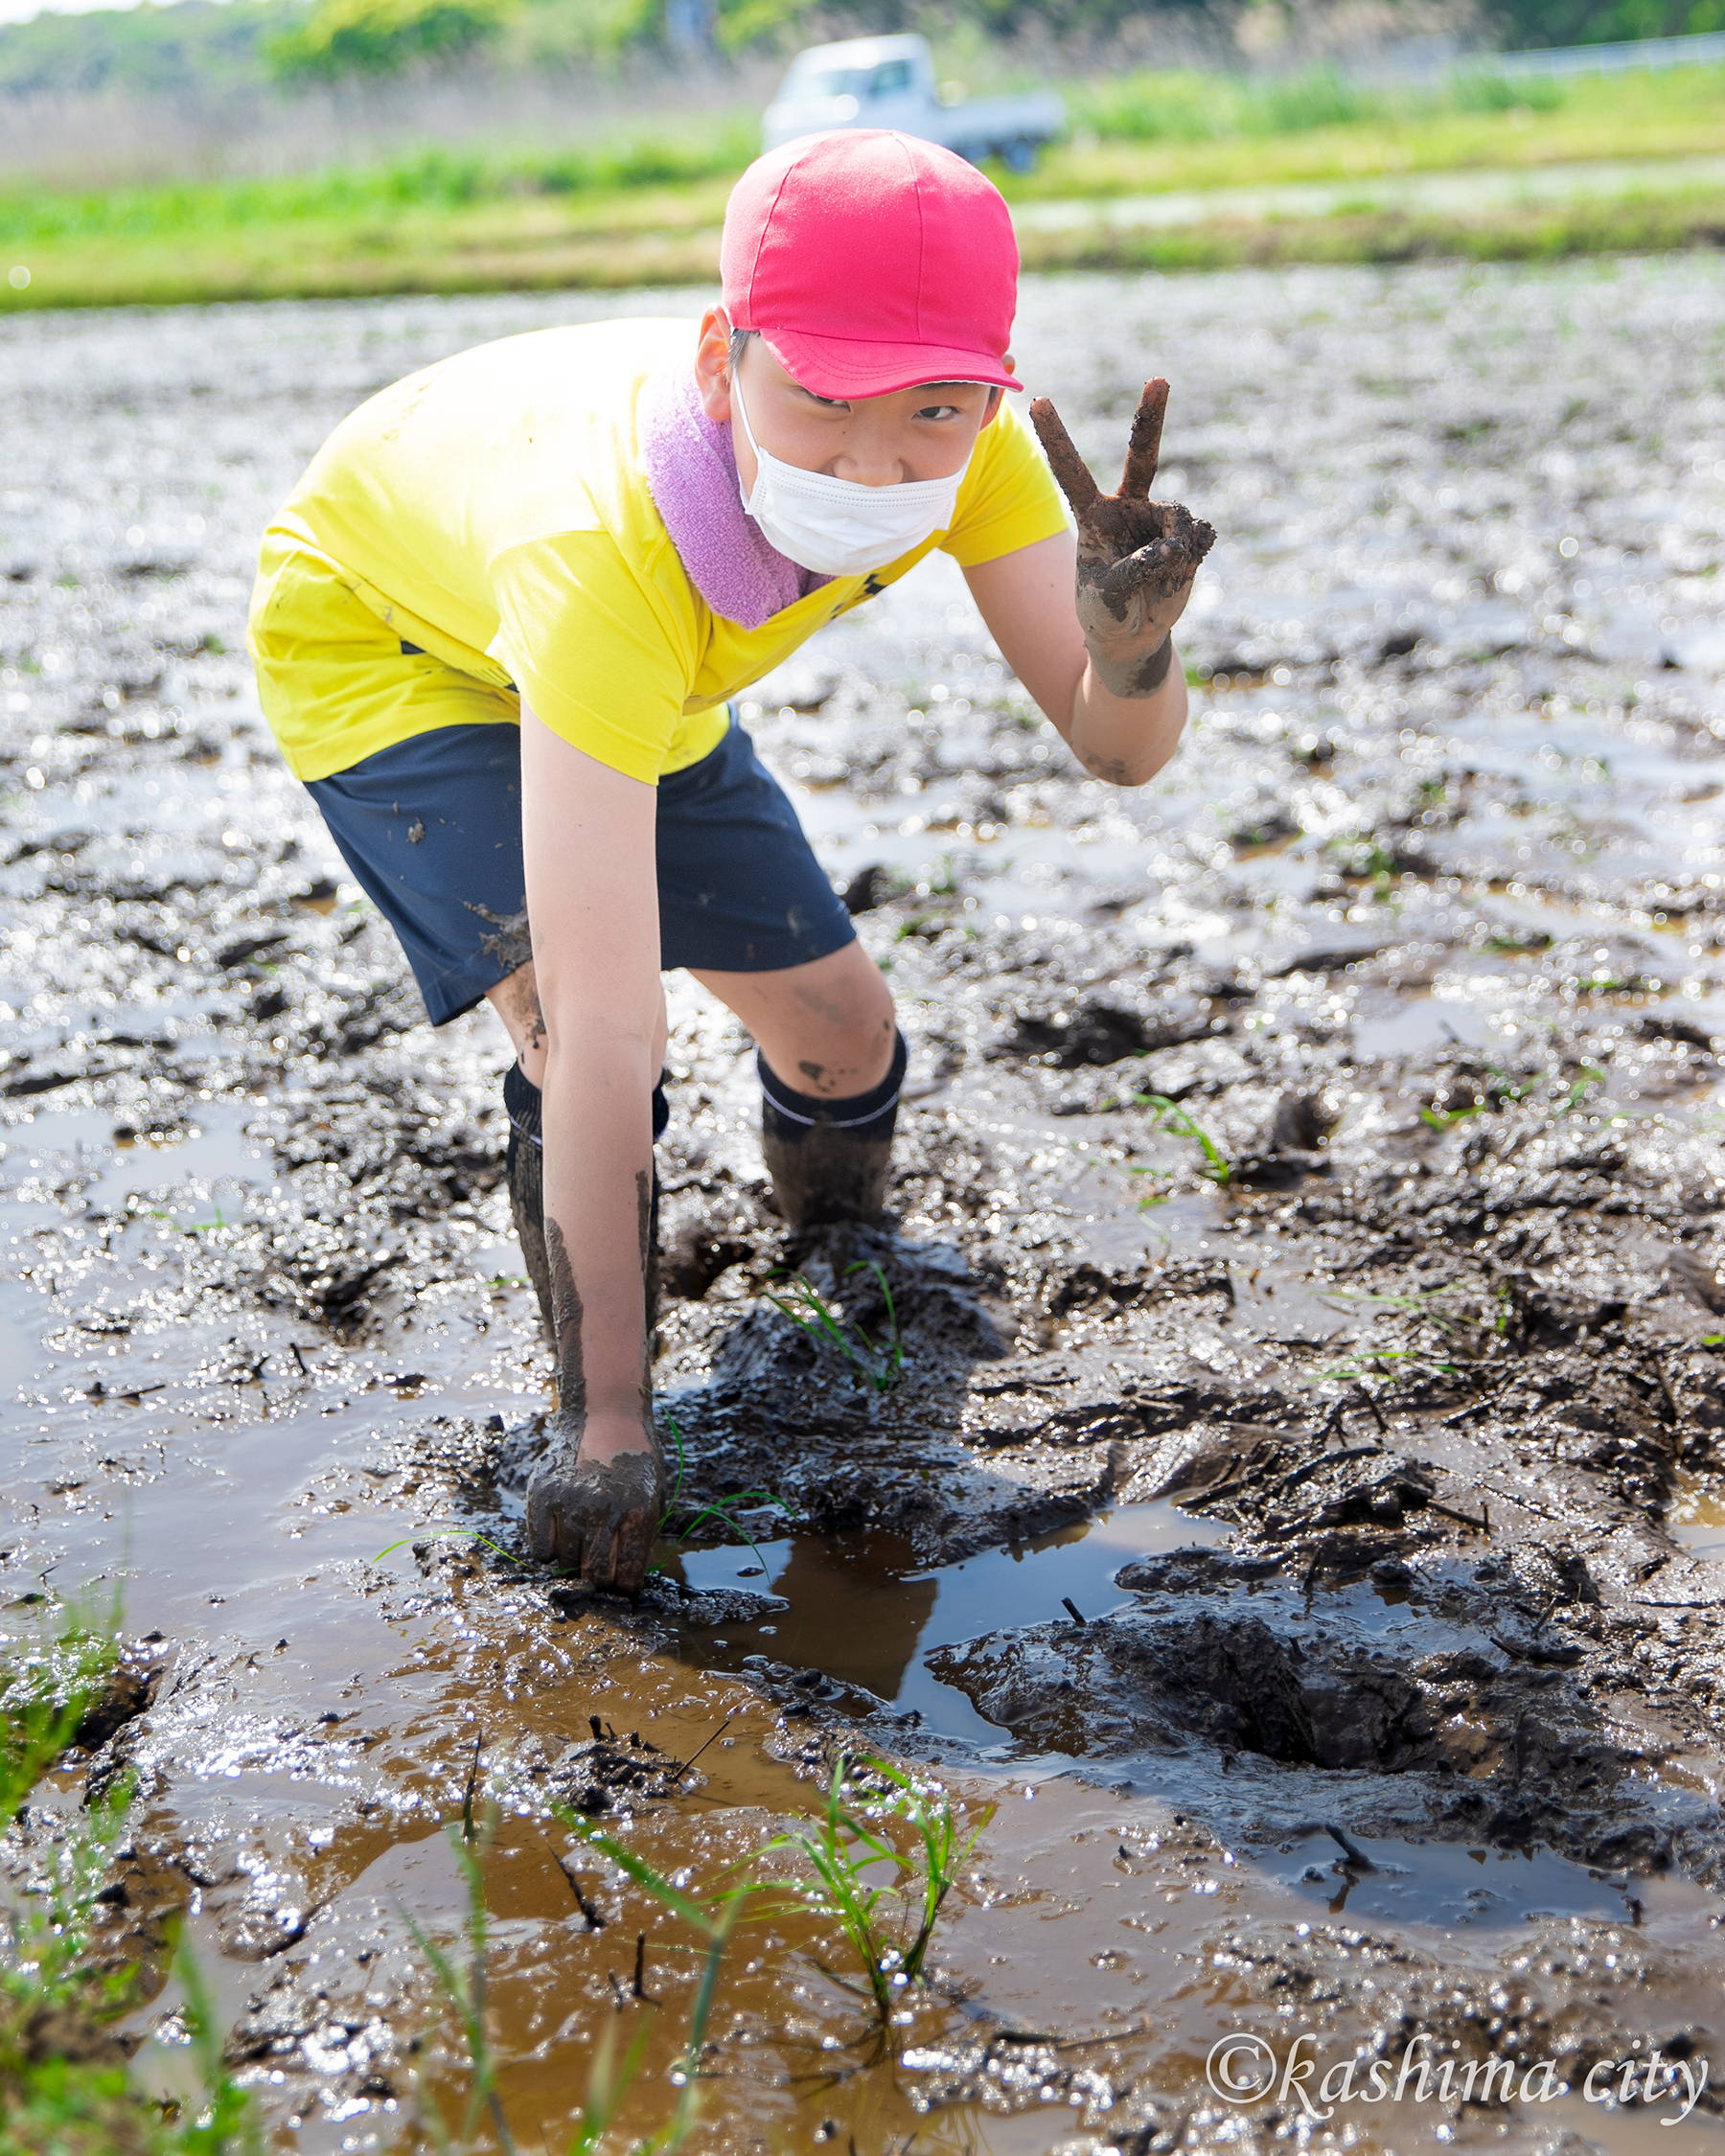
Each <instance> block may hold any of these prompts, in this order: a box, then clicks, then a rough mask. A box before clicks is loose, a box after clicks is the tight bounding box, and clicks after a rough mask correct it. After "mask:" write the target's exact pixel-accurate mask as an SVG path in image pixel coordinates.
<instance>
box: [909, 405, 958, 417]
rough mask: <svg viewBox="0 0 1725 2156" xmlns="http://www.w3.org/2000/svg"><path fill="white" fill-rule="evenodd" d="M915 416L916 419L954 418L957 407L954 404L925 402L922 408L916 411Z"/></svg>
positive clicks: (956, 414) (956, 413)
mask: <svg viewBox="0 0 1725 2156" xmlns="http://www.w3.org/2000/svg"><path fill="white" fill-rule="evenodd" d="M916 416H917V418H918V419H931V420H949V419H956V418H957V416H958V407H957V405H956V404H925V405H924V406H923V408H922V410H921V411H920V412H918V413H917V415H916Z"/></svg>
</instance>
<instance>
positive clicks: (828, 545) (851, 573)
mask: <svg viewBox="0 0 1725 2156" xmlns="http://www.w3.org/2000/svg"><path fill="white" fill-rule="evenodd" d="M731 395H732V396H733V397H734V398H735V399H736V401H737V410H738V411H739V413H741V415H742V419H743V432H744V433H745V434H746V435H747V438H748V446H749V447H750V448H751V449H752V450H753V451H754V456H755V483H754V492H753V493H747V494H743V506H744V508H745V509H746V510H747V512H748V514H749V515H750V516H752V517H753V518H754V520H755V522H756V523H757V524H758V525H759V526H760V527H761V530H762V532H763V533H764V534H765V535H766V538H767V540H768V543H769V544H770V545H771V546H775V547H777V549H778V550H779V552H780V553H781V554H784V555H787V556H789V558H790V559H791V560H792V561H793V562H798V563H799V564H800V565H801V566H802V567H803V568H805V569H814V570H816V571H817V572H818V573H819V574H820V575H821V576H828V577H855V576H862V574H863V573H864V572H865V571H866V570H869V569H880V568H885V565H886V563H887V562H896V561H897V560H898V558H899V556H900V555H901V554H908V553H909V552H910V550H911V548H912V547H917V546H920V545H921V544H922V542H923V540H924V539H929V538H931V537H932V535H933V534H934V533H935V532H944V531H947V530H949V529H950V528H951V526H952V521H953V517H954V514H955V512H956V510H957V506H958V487H959V482H960V481H961V480H962V479H963V477H964V472H963V470H958V471H955V472H954V474H953V476H952V477H951V478H950V479H901V480H900V481H899V482H898V483H897V485H895V486H886V487H865V486H863V485H862V482H861V481H860V480H857V479H831V478H829V477H828V476H827V474H826V473H825V472H824V471H805V470H803V469H802V467H801V466H800V465H794V464H786V463H784V462H783V461H782V460H781V459H780V458H778V457H775V456H773V455H771V454H770V452H769V451H768V450H766V449H763V448H762V447H761V445H760V444H759V443H758V442H757V441H756V440H755V438H754V428H753V427H752V426H750V425H749V424H748V407H747V405H746V404H745V403H744V401H743V387H742V384H741V383H740V382H739V381H738V379H737V377H736V374H735V372H734V371H733V373H732V375H731ZM965 461H966V465H967V466H968V464H969V459H968V458H967V459H966V460H965ZM742 489H743V482H742V479H741V478H740V477H739V479H738V481H737V491H738V493H742Z"/></svg>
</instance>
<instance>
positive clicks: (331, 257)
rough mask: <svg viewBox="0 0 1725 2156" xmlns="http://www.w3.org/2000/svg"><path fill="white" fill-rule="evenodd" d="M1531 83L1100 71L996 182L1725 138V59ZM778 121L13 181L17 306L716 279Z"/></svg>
mask: <svg viewBox="0 0 1725 2156" xmlns="http://www.w3.org/2000/svg"><path fill="white" fill-rule="evenodd" d="M1506 96H1507V88H1506V85H1505V84H1504V83H1503V82H1501V81H1499V80H1492V79H1489V78H1475V79H1472V80H1469V79H1465V78H1463V79H1459V80H1457V81H1456V82H1455V83H1453V84H1451V85H1450V86H1449V87H1448V89H1447V90H1445V91H1444V92H1443V93H1441V94H1431V93H1427V94H1425V95H1418V94H1415V93H1412V92H1407V91H1402V92H1385V91H1378V92H1370V91H1361V90H1358V89H1355V88H1352V87H1350V86H1348V85H1345V84H1343V83H1341V82H1339V81H1337V80H1334V79H1332V78H1323V77H1317V78H1308V79H1306V80H1304V81H1301V82H1294V83H1290V84H1283V85H1281V86H1279V87H1270V88H1262V87H1259V88H1253V87H1250V86H1247V85H1244V84H1239V83H1233V82H1230V81H1227V80H1214V79H1201V78H1185V79H1181V78H1177V77H1176V78H1166V77H1164V78H1161V79H1160V80H1147V79H1141V80H1136V81H1135V80H1117V81H1114V82H1110V83H1107V84H1099V85H1092V86H1089V87H1082V86H1077V87H1074V88H1073V89H1072V90H1071V91H1070V92H1069V107H1070V109H1071V113H1072V117H1073V121H1074V134H1073V138H1072V140H1071V141H1069V143H1067V144H1064V145H1062V146H1061V147H1059V148H1057V149H1054V150H1052V151H1050V152H1049V154H1048V155H1047V156H1046V158H1045V160H1044V162H1043V165H1042V167H1041V169H1040V170H1039V171H1038V172H1036V173H1034V174H1032V175H1031V176H1029V177H1028V178H1026V179H1023V180H1015V179H1010V178H1007V177H1006V176H1005V175H997V176H998V177H1000V178H1001V179H1002V184H1003V185H1004V187H1005V190H1006V193H1007V194H1008V195H1009V196H1010V197H1011V198H1012V199H1013V200H1015V201H1024V202H1030V201H1046V200H1050V199H1081V200H1082V199H1095V200H1101V199H1106V198H1109V197H1118V196H1121V195H1149V194H1156V193H1161V192H1164V191H1168V190H1183V191H1184V190H1211V189H1223V188H1230V187H1241V186H1265V185H1273V184H1279V183H1284V182H1298V181H1312V180H1323V181H1340V182H1344V183H1348V182H1356V181H1358V182H1365V181H1375V180H1378V179H1380V178H1381V177H1382V176H1384V175H1395V174H1400V173H1429V172H1467V171H1486V170H1492V171H1500V172H1501V171H1510V172H1517V171H1530V170H1532V169H1533V168H1535V167H1539V166H1549V165H1555V164H1566V163H1571V162H1591V161H1599V160H1604V159H1612V160H1616V159H1641V158H1647V159H1669V158H1676V157H1685V156H1699V155H1708V154H1715V155H1716V154H1719V153H1721V152H1725V70H1720V69H1716V68H1714V69H1692V70H1686V71H1684V72H1682V73H1671V74H1665V75H1657V76H1639V77H1628V78H1623V79H1619V80H1599V79H1594V80H1580V81H1576V82H1571V83H1566V84H1564V85H1562V86H1561V87H1558V86H1556V85H1553V84H1548V83H1544V82H1537V81H1536V82H1533V83H1530V84H1526V85H1520V86H1517V87H1516V89H1515V90H1514V92H1513V97H1514V99H1516V100H1520V99H1523V98H1525V99H1527V100H1529V101H1530V102H1528V103H1519V102H1512V103H1506V102H1505V101H1506ZM756 139H757V137H756V132H755V122H754V120H753V117H752V115H747V116H735V117H732V118H730V119H728V120H716V121H711V122H707V123H704V124H697V123H693V122H685V123H684V124H683V125H682V126H681V127H680V128H679V131H678V136H677V138H676V139H675V140H672V139H670V138H652V137H641V138H638V139H636V140H635V141H634V142H632V143H616V144H612V145H609V146H606V145H600V146H597V147H594V148H591V149H584V150H568V151H555V152H536V153H533V152H517V153H515V154H504V153H496V154H492V155H486V154H483V153H479V154H474V153H470V152H466V151H463V152H454V151H446V150H432V151H427V152H426V154H425V155H423V156H421V157H418V158H415V159H413V160H410V161H398V162H397V163H394V164H388V165H379V166H376V167H372V168H366V169H357V170H351V171H343V172H324V173H317V174H312V175H309V176H304V177H297V178H288V179H279V180H265V181H247V182H233V183H228V184H204V185H184V186H173V187H151V188H131V189H124V190H118V191H115V192H112V193H106V194H100V195H70V194H54V193H49V192H46V191H41V190H35V191H27V190H13V191H12V192H10V193H0V308H5V309H9V310H18V309H30V308H43V307H71V306H103V305H112V304H119V303H123V302H146V303H158V304H165V303H171V302H176V301H192V300H223V299H270V298H285V297H338V296H348V295H357V294H364V293H377V292H403V291H429V292H438V291H478V290H492V289H517V288H527V287H580V286H585V287H622V286H632V285H642V284H665V283H681V282H704V281H708V280H711V279H712V278H713V277H714V275H715V274H716V270H717V261H718V228H719V222H720V218H721V216H722V214H723V210H724V197H725V194H726V192H727V189H728V187H729V184H730V181H731V179H732V177H733V176H734V175H735V173H736V172H738V171H739V170H741V168H742V166H743V164H744V163H745V162H747V157H748V155H749V154H750V152H751V150H752V148H753V145H754V143H755V141H756ZM1218 208H1219V209H1225V208H1226V205H1221V204H1219V205H1218ZM1722 243H1725V190H1721V189H1719V188H1716V187H1707V188H1701V187H1697V188H1693V189H1691V190H1689V191H1687V192H1679V193H1661V194H1654V193H1651V192H1648V193H1645V194H1640V195H1638V194H1636V193H1634V192H1628V193H1622V194H1616V195H1605V196H1593V197H1586V198H1578V199H1575V200H1561V201H1553V202H1541V203H1538V204H1526V205H1523V204H1514V205H1499V206H1496V207H1491V208H1483V209H1481V210H1480V211H1478V212H1477V213H1456V214H1449V213H1442V214H1439V213H1430V212H1421V211H1418V210H1415V209H1412V208H1410V209H1406V210H1397V209H1395V208H1392V207H1384V206H1381V205H1380V206H1376V207H1371V208H1362V207H1360V206H1358V205H1354V206H1351V207H1350V206H1349V205H1348V204H1347V203H1345V202H1344V203H1342V204H1341V205H1339V206H1338V207H1337V208H1336V210H1335V212H1334V214H1330V215H1324V216H1289V217H1281V218H1242V217H1239V216H1234V217H1231V218H1230V217H1229V216H1227V215H1219V216H1216V217H1212V218H1199V219H1198V220H1196V221H1192V222H1187V223H1184V224H1181V225H1176V226H1165V225H1164V226H1159V227H1156V226H1153V227H1145V228H1138V229H1133V228H1130V227H1126V228H1113V227H1108V226H1104V225H1100V224H1092V225H1086V226H1079V227H1076V228H1074V229H1072V230H1068V231H1059V232H1040V231H1038V232H1026V233H1025V235H1024V245H1023V252H1024V258H1025V262H1026V264H1027V265H1029V266H1033V267H1038V268H1059V267H1074V268H1075V267H1097V268H1207V267H1218V266H1228V265H1231V264H1237V263H1245V262H1302V261H1303V262H1393V261H1405V260H1408V259H1411V258H1414V257H1416V256H1420V255H1439V254H1444V255H1462V256H1472V257H1475V258H1477V259H1482V260H1484V259H1492V258H1508V259H1542V258H1552V257H1556V256H1560V255H1567V254H1578V253H1599V252H1611V251H1617V250H1623V249H1630V250H1636V251H1642V250H1648V249H1652V250H1664V249H1668V248H1671V247H1680V246H1686V245H1718V244H1722ZM9 269H10V270H11V271H12V278H11V279H10V280H8V279H7V271H8V270H9ZM25 270H27V271H28V272H29V281H28V284H25V283H24V282H23V280H22V276H21V274H20V273H21V272H23V271H25Z"/></svg>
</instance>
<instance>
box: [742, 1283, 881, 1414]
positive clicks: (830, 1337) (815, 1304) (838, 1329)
mask: <svg viewBox="0 0 1725 2156" xmlns="http://www.w3.org/2000/svg"><path fill="white" fill-rule="evenodd" d="M852 1273H873V1274H874V1276H875V1279H876V1280H877V1281H878V1282H879V1283H880V1289H881V1293H882V1295H883V1296H885V1298H886V1323H887V1328H888V1338H887V1339H885V1341H879V1342H877V1341H872V1340H870V1339H869V1337H868V1335H867V1333H866V1332H864V1331H863V1329H862V1326H861V1325H859V1324H854V1323H853V1324H851V1325H849V1326H847V1325H846V1324H845V1323H844V1322H843V1320H842V1319H840V1318H839V1315H838V1313H837V1312H836V1311H835V1310H834V1309H833V1308H832V1306H831V1304H830V1303H829V1302H828V1301H827V1299H826V1297H825V1296H823V1295H822V1294H821V1292H820V1290H819V1289H818V1288H817V1287H816V1285H815V1283H814V1282H813V1281H812V1280H811V1279H809V1278H808V1276H807V1275H806V1274H805V1273H792V1272H790V1271H787V1270H781V1271H779V1272H777V1273H773V1275H772V1277H773V1279H775V1280H788V1281H789V1282H790V1287H789V1288H788V1290H787V1291H786V1293H785V1294H784V1295H782V1296H775V1295H774V1294H773V1293H772V1291H771V1289H770V1288H769V1289H767V1290H766V1291H765V1293H766V1296H767V1300H768V1301H769V1302H770V1303H771V1304H772V1306H773V1308H774V1309H775V1310H782V1311H783V1312H784V1314H785V1316H786V1317H787V1318H789V1319H790V1320H791V1322H792V1323H793V1325H800V1326H801V1327H802V1329H803V1331H804V1332H805V1333H808V1334H809V1335H810V1336H811V1337H812V1338H813V1339H815V1340H817V1341H823V1342H825V1343H826V1344H827V1345H828V1346H829V1347H836V1348H837V1349H838V1350H839V1354H840V1355H842V1356H843V1357H844V1358H845V1360H846V1361H847V1362H848V1363H849V1364H850V1365H852V1367H853V1368H854V1369H856V1370H857V1372H858V1373H859V1375H861V1376H862V1378H863V1379H864V1381H865V1382H866V1383H867V1384H869V1385H871V1386H872V1387H873V1388H874V1389H875V1390H876V1391H877V1392H890V1391H891V1389H892V1388H893V1387H894V1386H895V1385H896V1384H897V1383H898V1381H899V1377H900V1375H901V1374H902V1372H903V1370H904V1367H905V1349H904V1343H903V1342H902V1341H901V1340H900V1338H899V1322H898V1311H897V1309H896V1308H895V1306H894V1304H893V1300H892V1287H891V1284H890V1282H889V1281H888V1280H887V1278H886V1274H885V1271H884V1270H883V1269H882V1267H881V1266H880V1265H879V1264H878V1263H877V1262H876V1261H875V1259H873V1258H859V1259H858V1260H857V1262H856V1264H855V1265H847V1266H846V1267H845V1269H844V1277H845V1279H847V1280H848V1279H849V1278H850V1276H851V1274H852Z"/></svg>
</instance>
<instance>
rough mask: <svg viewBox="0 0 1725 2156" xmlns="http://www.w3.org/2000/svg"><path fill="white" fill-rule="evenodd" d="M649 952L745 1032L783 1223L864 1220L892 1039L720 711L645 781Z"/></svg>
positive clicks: (878, 1157) (868, 1213)
mask: <svg viewBox="0 0 1725 2156" xmlns="http://www.w3.org/2000/svg"><path fill="white" fill-rule="evenodd" d="M658 886H659V933H660V938H661V951H660V962H661V963H662V965H663V966H664V968H665V970H666V971H667V972H669V971H670V970H671V969H673V968H674V967H678V966H681V967H685V968H686V969H687V970H688V971H689V972H690V973H692V974H693V975H695V977H696V979H697V980H699V981H701V983H702V984H703V985H704V986H705V987H707V988H709V989H711V990H712V992H713V994H714V995H715V996H717V997H718V998H720V1000H721V1001H722V1002H724V1003H725V1004H727V1005H728V1006H729V1008H730V1009H731V1010H733V1011H734V1012H735V1013H736V1014H737V1016H738V1018H740V1019H741V1020H742V1021H743V1023H744V1024H745V1025H746V1026H747V1028H748V1030H749V1031H750V1033H752V1034H753V1035H754V1038H755V1041H756V1043H757V1044H758V1046H759V1048H760V1055H759V1058H758V1065H759V1069H760V1073H761V1087H762V1093H763V1100H762V1110H761V1143H762V1150H763V1152H764V1153H765V1155H766V1158H767V1166H768V1169H769V1172H770V1174H771V1177H772V1186H773V1192H774V1195H775V1196H776V1197H777V1199H778V1204H779V1209H780V1211H781V1212H782V1213H783V1214H784V1216H785V1218H786V1220H788V1221H789V1222H791V1224H792V1225H793V1227H813V1226H814V1225H816V1223H817V1222H822V1221H839V1220H872V1219H874V1218H876V1217H877V1216H878V1215H879V1213H880V1211H881V1207H882V1204H883V1203H884V1202H885V1194H886V1174H887V1166H888V1156H889V1154H890V1151H891V1145H892V1129H893V1122H894V1119H895V1117H896V1115H897V1112H898V1093H899V1085H900V1082H901V1080H902V1078H903V1075H904V1046H903V1043H902V1042H901V1041H900V1039H899V1033H898V1027H897V1025H896V1023H895V1022H894V1020H893V1013H892V998H891V995H890V993H889V991H888V990H887V987H886V983H885V980H884V979H883V978H882V975H881V970H880V968H879V967H878V966H877V965H876V964H875V963H874V962H873V960H872V959H871V958H869V957H868V955H867V953H866V952H864V951H863V950H862V947H861V945H860V944H859V943H858V942H857V932H856V929H854V928H853V927H852V925H851V921H850V916H849V915H848V914H847V913H846V912H845V909H844V905H843V902H842V901H841V900H840V899H839V897H838V896H837V894H836V893H835V892H834V890H833V886H832V884H831V883H830V882H829V881H828V879H827V876H826V873H825V871H824V870H823V869H822V868H821V866H820V863H819V862H818V861H817V860H816V858H815V855H814V852H813V850H812V848H811V847H810V845H809V841H808V838H807V837H805V835H804V833H803V830H802V827H801V825H800V824H799V823H798V822H797V820H796V812H795V810H794V809H793V807H792V805H791V802H790V800H789V799H788V797H787V796H786V793H785V791H784V789H783V788H782V787H781V786H780V785H779V784H778V782H777V780H776V779H774V778H773V777H772V775H771V773H770V771H768V770H767V769H766V768H765V767H764V766H763V765H762V764H761V762H760V760H759V758H758V757H757V756H756V755H755V752H754V747H753V745H752V744H751V742H750V741H749V738H748V736H747V733H745V732H744V731H743V729H742V728H741V727H740V726H738V725H737V724H735V723H734V722H733V724H732V726H731V729H730V731H729V733H728V734H727V735H726V737H725V739H724V742H722V743H721V744H720V745H719V746H718V747H717V748H715V749H714V750H713V751H712V752H711V754H710V755H708V756H706V757H705V758H703V759H702V761H701V763H699V764H696V765H693V766H691V767H690V768H687V769H685V770H681V771H674V772H672V773H671V774H670V775H669V776H668V777H666V778H664V779H662V780H661V781H660V782H659V800H658Z"/></svg>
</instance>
